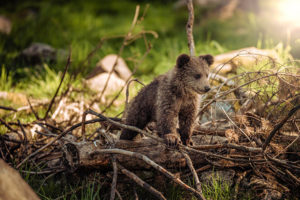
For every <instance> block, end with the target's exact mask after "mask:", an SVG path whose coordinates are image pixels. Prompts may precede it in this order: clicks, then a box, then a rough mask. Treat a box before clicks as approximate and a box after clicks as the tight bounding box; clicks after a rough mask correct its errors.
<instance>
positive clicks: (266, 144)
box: [262, 105, 300, 151]
mask: <svg viewBox="0 0 300 200" xmlns="http://www.w3.org/2000/svg"><path fill="white" fill-rule="evenodd" d="M299 109H300V105H298V106H295V107H294V108H293V109H292V110H290V112H289V113H288V115H287V116H286V117H285V118H284V119H282V120H281V121H280V123H279V124H277V125H276V126H275V128H274V129H273V130H272V131H271V132H270V134H269V136H268V138H267V139H266V141H265V143H264V144H263V146H262V149H263V151H264V150H265V149H266V148H267V146H268V145H269V143H270V142H271V140H272V138H273V137H274V135H275V134H276V132H277V131H278V130H279V129H281V127H282V126H283V125H284V124H285V123H286V122H287V120H288V119H289V118H290V117H292V116H293V115H294V114H295V113H296V112H297V111H298V110H299Z"/></svg>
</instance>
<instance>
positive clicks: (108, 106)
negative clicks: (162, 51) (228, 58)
mask: <svg viewBox="0 0 300 200" xmlns="http://www.w3.org/2000/svg"><path fill="white" fill-rule="evenodd" d="M150 50H151V49H150V48H147V51H146V52H145V54H144V55H143V57H142V58H141V60H140V62H139V63H138V64H137V65H136V66H135V68H134V70H133V72H132V74H131V75H130V76H129V78H128V79H127V80H126V83H125V84H124V86H123V87H122V88H121V89H120V91H119V92H118V94H117V95H116V96H115V97H114V98H113V99H112V100H111V102H110V103H109V104H108V105H107V106H106V108H105V109H104V110H103V111H102V112H101V113H102V114H103V113H105V111H106V110H107V109H108V108H110V107H111V105H112V104H113V103H114V102H115V100H117V98H119V96H120V95H121V93H122V91H123V89H124V88H125V86H126V85H128V84H129V82H131V80H130V79H131V77H132V76H133V74H134V73H135V72H136V70H137V68H138V67H139V66H140V64H141V63H142V62H143V60H144V59H145V57H146V56H147V55H148V54H149V52H150ZM134 80H135V79H134ZM137 82H139V81H137ZM139 83H141V82H139ZM141 84H143V83H141ZM143 85H144V84H143ZM127 87H128V86H127ZM126 89H127V88H126ZM126 92H127V90H126ZM126 95H127V93H126ZM126 97H127V96H126ZM125 109H126V105H125Z"/></svg>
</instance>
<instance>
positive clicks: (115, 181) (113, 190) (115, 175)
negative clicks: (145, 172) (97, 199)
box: [110, 156, 122, 200]
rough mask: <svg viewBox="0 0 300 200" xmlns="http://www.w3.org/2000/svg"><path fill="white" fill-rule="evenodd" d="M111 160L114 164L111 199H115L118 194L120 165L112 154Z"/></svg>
mask: <svg viewBox="0 0 300 200" xmlns="http://www.w3.org/2000/svg"><path fill="white" fill-rule="evenodd" d="M111 162H112V166H113V172H114V175H113V180H112V183H111V191H110V200H114V199H115V194H116V187H117V179H118V167H117V162H116V157H115V156H112V158H111ZM121 170H122V169H121Z"/></svg>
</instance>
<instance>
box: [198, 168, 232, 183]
mask: <svg viewBox="0 0 300 200" xmlns="http://www.w3.org/2000/svg"><path fill="white" fill-rule="evenodd" d="M234 176H235V171H234V170H230V169H229V170H219V171H215V170H210V171H205V172H201V176H200V177H199V178H200V181H201V183H204V184H208V185H211V186H213V185H214V183H215V182H216V181H217V182H218V183H219V184H220V185H221V186H222V187H224V184H226V185H228V186H229V187H231V186H232V185H233V184H234Z"/></svg>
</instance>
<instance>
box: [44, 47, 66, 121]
mask: <svg viewBox="0 0 300 200" xmlns="http://www.w3.org/2000/svg"><path fill="white" fill-rule="evenodd" d="M71 53H72V52H71V48H70V50H69V57H68V60H67V64H66V66H65V69H64V72H63V75H62V77H61V79H60V83H59V85H58V87H57V89H56V92H55V94H54V96H53V97H52V99H51V101H50V104H49V107H48V109H47V111H46V114H45V116H44V118H43V119H46V118H47V117H48V114H49V112H50V110H51V107H52V105H53V103H54V100H55V98H56V96H57V94H58V92H59V89H60V87H61V85H62V83H63V81H64V78H65V75H66V73H67V71H68V68H69V66H70V63H71Z"/></svg>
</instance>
